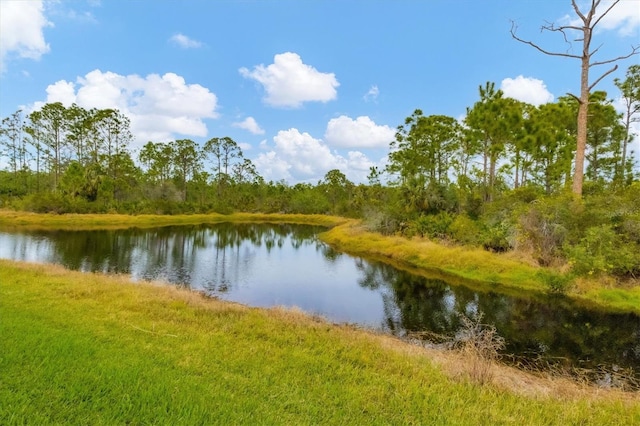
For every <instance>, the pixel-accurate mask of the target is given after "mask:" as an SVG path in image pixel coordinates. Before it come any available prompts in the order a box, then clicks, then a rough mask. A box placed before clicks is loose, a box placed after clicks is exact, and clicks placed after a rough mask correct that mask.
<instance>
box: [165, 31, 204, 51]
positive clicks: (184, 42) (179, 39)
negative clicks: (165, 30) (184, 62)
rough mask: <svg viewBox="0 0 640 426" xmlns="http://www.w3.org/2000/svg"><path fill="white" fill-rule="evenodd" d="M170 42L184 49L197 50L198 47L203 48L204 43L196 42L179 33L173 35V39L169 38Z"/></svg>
mask: <svg viewBox="0 0 640 426" xmlns="http://www.w3.org/2000/svg"><path fill="white" fill-rule="evenodd" d="M169 41H170V42H171V43H174V44H176V45H177V46H179V47H181V48H183V49H195V48H198V47H202V42H199V41H198V40H194V39H192V38H190V37H187V36H186V35H184V34H182V33H177V34H174V35H172V36H171V38H169Z"/></svg>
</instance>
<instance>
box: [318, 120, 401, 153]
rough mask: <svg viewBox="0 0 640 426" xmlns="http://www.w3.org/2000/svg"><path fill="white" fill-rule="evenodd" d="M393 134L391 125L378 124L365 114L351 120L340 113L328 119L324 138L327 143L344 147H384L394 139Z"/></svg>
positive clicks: (394, 132)
mask: <svg viewBox="0 0 640 426" xmlns="http://www.w3.org/2000/svg"><path fill="white" fill-rule="evenodd" d="M395 134H396V131H395V130H394V129H392V128H391V127H389V126H387V125H384V126H379V125H377V124H376V123H374V122H373V120H371V119H370V118H369V117H367V116H361V117H358V118H356V119H355V120H353V119H352V118H350V117H347V116H346V115H341V116H340V117H338V118H332V119H331V120H329V123H327V130H326V132H325V134H324V139H325V141H326V142H327V143H328V144H329V145H333V146H339V147H344V148H385V147H388V146H389V143H390V142H391V141H393V140H394V139H395Z"/></svg>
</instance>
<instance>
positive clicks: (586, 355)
mask: <svg viewBox="0 0 640 426" xmlns="http://www.w3.org/2000/svg"><path fill="white" fill-rule="evenodd" d="M319 231H321V228H317V227H311V226H300V225H288V224H278V225H269V224H216V225H198V226H172V227H162V228H155V229H144V230H141V229H127V230H112V231H46V232H45V231H29V232H24V231H15V232H14V231H10V232H6V231H0V258H6V259H15V260H24V261H31V262H51V263H58V264H61V265H64V266H65V267H67V268H71V269H77V270H81V271H99V272H106V273H124V274H130V275H131V276H132V278H133V279H134V280H141V279H149V280H161V281H166V282H169V283H173V284H176V285H180V286H186V287H189V288H192V289H196V290H200V291H204V292H206V293H208V294H210V295H212V296H216V297H218V298H220V299H225V300H230V301H235V302H240V303H244V304H247V305H251V306H261V307H270V306H278V305H282V306H289V307H293V306H297V307H299V308H301V309H302V310H304V311H306V312H308V313H312V314H318V315H321V316H323V317H325V318H327V319H328V320H330V321H332V322H342V323H345V322H346V323H354V324H359V325H361V326H364V327H368V328H373V329H376V330H381V331H385V332H389V333H391V334H394V335H398V336H406V335H408V334H412V333H416V332H428V333H437V334H442V335H448V336H452V335H454V334H455V333H456V331H457V330H458V329H459V327H460V315H461V314H465V315H467V316H472V315H474V314H477V313H482V314H483V322H484V323H488V324H493V325H494V326H495V327H496V328H497V331H498V334H500V335H501V336H502V337H504V338H505V339H506V342H507V348H506V350H505V351H504V352H505V353H508V354H515V355H516V356H517V357H518V358H519V359H523V360H525V362H530V361H533V360H540V359H543V360H545V361H549V362H557V363H560V364H562V365H571V366H574V367H584V368H594V367H596V366H604V367H605V368H607V369H611V368H625V369H628V368H632V369H633V370H634V371H635V376H636V377H640V376H639V375H638V372H640V317H638V316H636V315H632V314H604V313H602V312H599V311H595V310H588V309H585V308H583V307H579V306H576V305H574V304H572V303H571V302H570V301H568V300H567V299H565V298H558V297H548V298H545V297H538V298H536V299H535V300H534V299H533V298H531V297H522V298H518V297H512V296H506V295H503V294H499V293H494V292H490V291H487V292H477V291H473V290H471V289H469V288H466V287H464V286H460V285H456V286H453V285H448V284H447V283H446V282H444V281H441V280H435V279H428V278H424V277H421V276H417V275H413V274H411V273H408V272H405V271H401V270H398V269H395V268H393V267H391V266H388V265H385V264H382V263H379V262H374V261H368V260H365V259H362V258H357V257H352V256H349V255H346V254H343V253H339V252H337V251H335V250H332V249H331V248H330V247H328V246H327V245H325V244H323V243H322V242H320V241H319V240H318V239H317V236H316V235H317V232H319Z"/></svg>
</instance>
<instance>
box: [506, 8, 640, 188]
mask: <svg viewBox="0 0 640 426" xmlns="http://www.w3.org/2000/svg"><path fill="white" fill-rule="evenodd" d="M619 2H620V0H615V1H613V2H612V3H611V5H609V7H607V8H606V9H605V11H604V12H603V13H600V14H599V13H597V9H598V7H599V6H600V4H601V3H602V0H591V1H590V6H589V10H588V11H586V13H585V12H583V11H581V10H580V7H578V4H577V2H576V0H571V5H572V6H573V10H574V11H575V13H576V15H578V17H579V18H580V20H581V21H582V26H579V25H571V24H568V25H556V24H553V23H551V24H546V25H543V26H542V31H551V32H555V33H560V34H562V37H563V39H564V41H565V42H566V43H569V44H571V41H569V33H570V32H571V31H577V32H578V33H580V34H582V37H581V38H578V39H575V40H574V41H581V42H582V52H581V53H580V54H573V53H570V51H566V52H553V51H550V50H547V49H545V48H543V47H541V46H540V45H539V44H536V43H534V42H532V41H529V40H524V39H522V38H520V37H518V36H517V35H516V31H517V29H518V28H517V26H516V24H515V23H514V22H513V21H512V22H511V37H513V38H514V39H516V40H517V41H519V42H521V43H524V44H528V45H529V46H532V47H533V48H535V49H537V50H538V51H540V52H542V53H544V54H545V55H550V56H562V57H565V58H574V59H579V60H580V62H581V73H580V96H576V95H573V94H571V93H570V94H569V95H570V96H572V97H574V98H575V99H576V100H577V101H578V123H577V127H578V134H577V137H576V142H577V147H576V157H575V171H574V173H573V184H572V187H571V189H572V191H573V193H574V194H575V195H577V196H582V183H583V181H584V155H585V147H586V144H587V125H588V111H589V93H590V92H591V90H592V89H593V88H594V87H595V86H596V85H597V84H598V83H599V82H600V81H602V79H603V78H605V77H606V76H608V75H609V74H611V73H612V72H614V71H615V70H617V69H618V65H614V66H613V67H612V68H611V69H609V70H608V71H605V72H604V73H602V74H601V75H600V77H598V78H597V79H596V80H595V81H594V82H593V83H589V71H590V69H591V68H593V67H597V66H599V65H606V64H611V63H613V62H617V61H620V60H623V59H627V58H629V57H631V56H633V55H637V54H638V53H640V45H636V46H633V45H632V46H631V51H630V52H629V54H627V55H623V56H618V57H615V58H612V59H605V60H597V61H596V60H593V61H592V59H593V56H594V55H595V54H596V53H597V52H598V51H599V50H600V48H601V47H602V45H600V46H598V47H596V48H594V49H592V48H591V43H592V41H593V39H592V37H593V32H594V29H595V28H596V26H597V25H598V24H599V23H600V22H601V21H602V18H604V17H605V16H606V15H607V14H608V13H609V12H611V10H612V9H613V8H614V7H615V6H616V5H617V4H618V3H619Z"/></svg>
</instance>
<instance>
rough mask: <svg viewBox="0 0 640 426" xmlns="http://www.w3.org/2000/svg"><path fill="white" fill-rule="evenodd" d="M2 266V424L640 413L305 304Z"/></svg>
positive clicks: (460, 419) (628, 401)
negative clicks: (470, 367)
mask: <svg viewBox="0 0 640 426" xmlns="http://www.w3.org/2000/svg"><path fill="white" fill-rule="evenodd" d="M0 277H2V280H0V317H1V318H2V321H0V348H1V349H0V351H1V352H0V424H8V425H9V424H25V423H29V424H51V423H56V424H125V423H132V424H147V423H153V424H258V423H259V424H341V425H343V424H520V425H524V424H536V425H537V424H562V425H564V424H598V425H606V424H612V425H613V424H637V423H638V422H639V421H640V403H638V401H637V400H634V399H632V397H629V396H628V395H625V394H621V393H616V392H613V391H602V390H600V391H595V390H589V389H587V388H579V387H577V386H576V385H574V384H568V383H561V382H555V381H549V380H542V379H536V378H535V377H533V376H526V375H523V374H522V373H518V372H515V371H514V370H511V369H507V368H504V367H500V368H498V367H495V368H496V370H495V374H494V376H495V379H494V381H493V382H492V383H491V384H488V385H482V386H480V385H476V384H473V383H471V382H469V381H468V380H465V378H464V377H465V375H464V374H458V378H455V379H454V378H451V377H450V375H449V374H447V371H454V370H456V371H458V372H459V371H460V368H461V366H462V368H463V369H464V364H461V363H460V362H458V363H457V364H455V365H457V367H455V368H454V367H451V366H449V367H447V365H449V364H447V362H446V360H444V359H437V358H432V356H440V357H442V356H443V355H433V354H431V355H430V353H429V352H427V351H425V350H423V349H420V348H417V347H415V346H409V345H407V344H405V343H402V342H399V341H397V340H395V339H392V338H390V337H384V336H378V335H372V334H370V333H366V332H362V331H358V330H355V329H353V328H349V327H338V326H332V325H329V324H327V323H325V322H322V321H318V320H314V319H313V318H310V317H307V316H304V315H302V314H300V313H296V312H291V311H286V310H282V309H272V310H261V309H253V308H248V307H244V306H239V305H236V304H230V303H225V302H220V301H216V300H211V299H206V298H204V297H203V296H201V295H199V294H197V293H193V292H188V291H185V290H180V289H177V288H174V287H171V286H161V285H153V284H146V283H141V284H131V283H129V282H128V280H127V278H125V277H107V276H102V275H94V274H83V273H77V272H71V271H66V270H64V269H62V268H59V267H52V266H51V265H29V264H18V263H14V262H9V261H0ZM505 384H506V385H505ZM505 387H511V388H513V389H517V390H519V393H515V392H513V391H510V390H508V389H506V388H505Z"/></svg>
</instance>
